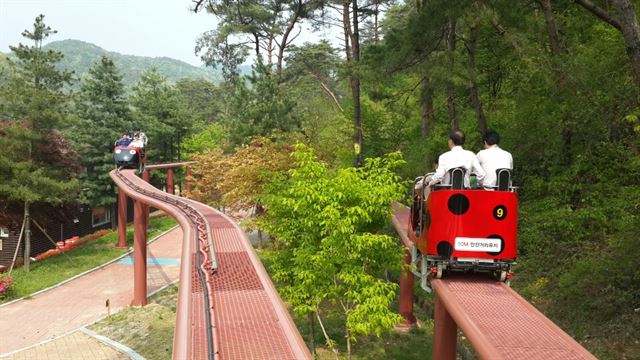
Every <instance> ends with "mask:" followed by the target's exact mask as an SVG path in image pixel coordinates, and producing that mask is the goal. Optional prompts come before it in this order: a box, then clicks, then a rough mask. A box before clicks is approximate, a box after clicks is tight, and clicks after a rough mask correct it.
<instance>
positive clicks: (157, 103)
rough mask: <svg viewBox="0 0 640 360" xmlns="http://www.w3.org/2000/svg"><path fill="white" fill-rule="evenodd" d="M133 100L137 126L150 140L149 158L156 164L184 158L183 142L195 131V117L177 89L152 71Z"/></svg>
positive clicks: (138, 88)
mask: <svg viewBox="0 0 640 360" xmlns="http://www.w3.org/2000/svg"><path fill="white" fill-rule="evenodd" d="M130 101H131V105H132V106H133V107H134V112H133V115H134V127H135V128H140V129H141V130H142V131H143V132H144V133H146V135H147V137H148V138H149V143H148V145H147V149H146V152H147V158H148V159H150V161H151V162H154V163H161V162H171V161H174V160H178V159H180V143H181V142H182V139H183V138H184V137H185V136H186V135H187V134H188V132H189V130H190V128H191V125H192V118H191V113H189V112H187V108H186V106H185V105H186V104H184V103H183V102H182V101H181V99H180V94H179V92H178V91H177V90H176V88H175V87H174V86H173V85H171V84H169V83H168V82H167V79H166V78H164V77H163V76H161V75H160V74H158V72H157V70H156V69H155V68H151V70H149V71H145V72H143V73H142V77H141V79H140V81H139V82H137V83H136V84H135V85H134V86H133V94H132V95H131V98H130Z"/></svg>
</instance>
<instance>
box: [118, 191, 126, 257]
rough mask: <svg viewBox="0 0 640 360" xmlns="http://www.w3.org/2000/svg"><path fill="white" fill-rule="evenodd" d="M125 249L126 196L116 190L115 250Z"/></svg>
mask: <svg viewBox="0 0 640 360" xmlns="http://www.w3.org/2000/svg"><path fill="white" fill-rule="evenodd" d="M126 247H127V194H125V192H124V191H122V190H120V189H119V190H118V243H117V244H116V248H118V249H125V248H126Z"/></svg>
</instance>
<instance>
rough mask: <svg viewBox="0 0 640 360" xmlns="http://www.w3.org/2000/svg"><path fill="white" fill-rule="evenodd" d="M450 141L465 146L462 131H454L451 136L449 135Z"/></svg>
mask: <svg viewBox="0 0 640 360" xmlns="http://www.w3.org/2000/svg"><path fill="white" fill-rule="evenodd" d="M449 139H451V141H453V143H454V144H455V145H458V146H460V145H464V133H463V132H462V131H461V130H456V131H452V132H451V134H449Z"/></svg>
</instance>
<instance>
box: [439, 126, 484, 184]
mask: <svg viewBox="0 0 640 360" xmlns="http://www.w3.org/2000/svg"><path fill="white" fill-rule="evenodd" d="M464 140H465V138H464V133H463V132H462V131H460V130H456V131H452V132H451V134H450V135H449V141H448V144H449V149H450V150H449V151H447V152H446V153H444V154H442V155H440V158H439V159H438V168H437V169H436V173H435V174H433V176H432V177H431V181H429V186H431V185H433V184H437V183H439V182H442V183H443V184H450V183H451V179H449V170H451V169H453V168H457V167H462V168H464V169H465V173H464V186H465V187H466V188H468V187H469V175H470V174H471V171H473V172H475V174H476V176H477V179H478V182H479V183H482V180H483V179H484V177H485V172H484V169H482V166H480V163H479V162H478V158H477V157H476V154H474V153H473V152H471V151H469V150H465V149H463V148H462V145H464Z"/></svg>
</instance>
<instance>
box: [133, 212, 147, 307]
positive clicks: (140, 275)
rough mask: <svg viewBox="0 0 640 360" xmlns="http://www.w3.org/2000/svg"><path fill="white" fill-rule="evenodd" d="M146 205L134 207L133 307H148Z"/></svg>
mask: <svg viewBox="0 0 640 360" xmlns="http://www.w3.org/2000/svg"><path fill="white" fill-rule="evenodd" d="M144 218H145V205H144V204H143V203H142V202H141V201H138V200H136V201H135V202H134V205H133V301H132V302H131V305H133V306H144V305H147V231H146V225H145V222H144Z"/></svg>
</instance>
